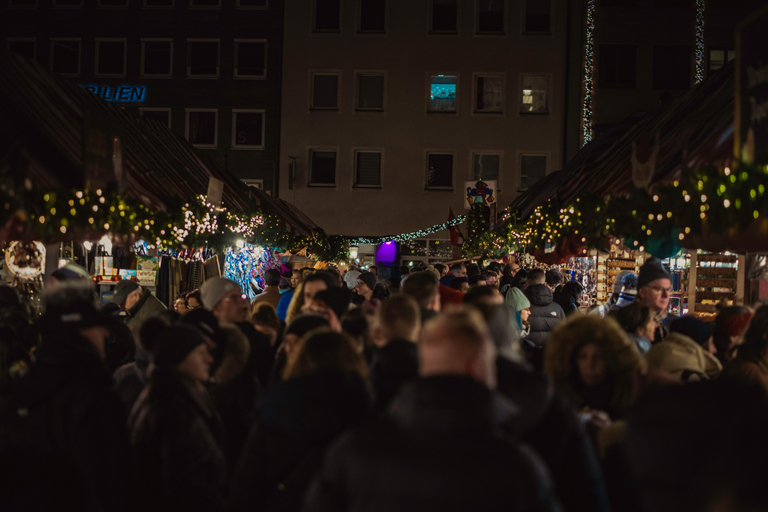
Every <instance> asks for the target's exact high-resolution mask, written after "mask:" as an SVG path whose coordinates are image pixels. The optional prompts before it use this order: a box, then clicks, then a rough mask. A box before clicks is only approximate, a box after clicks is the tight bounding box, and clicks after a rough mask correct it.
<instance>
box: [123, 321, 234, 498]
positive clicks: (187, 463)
mask: <svg viewBox="0 0 768 512" xmlns="http://www.w3.org/2000/svg"><path fill="white" fill-rule="evenodd" d="M159 336H160V339H162V341H161V342H160V344H159V345H158V347H157V349H156V350H155V360H154V362H155V370H154V371H153V372H152V378H151V380H150V383H149V385H148V386H147V387H146V388H145V389H144V391H142V394H141V396H140V397H139V399H138V401H137V403H136V405H135V406H134V408H133V412H132V414H131V418H130V421H129V427H130V430H131V444H132V446H133V452H134V470H135V472H136V477H137V480H138V481H139V486H138V489H139V491H138V492H136V498H137V501H138V503H137V505H138V506H137V508H136V510H144V511H155V510H157V511H161V510H162V511H176V510H178V511H185V512H190V511H201V512H203V511H205V512H215V511H219V510H222V508H223V506H224V503H225V499H226V487H227V476H228V475H227V462H226V458H225V456H224V449H223V448H224V446H223V445H224V442H225V441H224V427H223V425H222V422H221V418H220V417H219V415H218V413H217V412H216V409H215V408H214V406H213V402H212V401H211V399H210V397H209V396H208V393H207V392H206V390H205V387H204V386H203V384H204V383H205V382H208V380H209V379H210V365H211V363H212V362H213V358H212V357H211V355H210V353H209V352H208V347H207V345H206V342H205V339H204V338H203V336H202V335H201V334H200V333H199V332H198V331H197V330H196V329H195V328H193V327H191V326H188V325H175V326H171V327H168V328H166V329H165V330H164V331H163V332H162V334H160V335H159Z"/></svg>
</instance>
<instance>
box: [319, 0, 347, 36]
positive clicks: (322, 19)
mask: <svg viewBox="0 0 768 512" xmlns="http://www.w3.org/2000/svg"><path fill="white" fill-rule="evenodd" d="M340 18H341V0H315V25H314V31H315V32H339V31H340V30H341V24H340V23H341V22H340V21H339V19H340Z"/></svg>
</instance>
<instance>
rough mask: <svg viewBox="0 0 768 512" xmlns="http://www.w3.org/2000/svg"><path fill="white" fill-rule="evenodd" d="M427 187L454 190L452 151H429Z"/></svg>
mask: <svg viewBox="0 0 768 512" xmlns="http://www.w3.org/2000/svg"><path fill="white" fill-rule="evenodd" d="M426 188H431V189H442V190H453V154H452V153H436V152H434V153H433V152H429V153H427V186H426Z"/></svg>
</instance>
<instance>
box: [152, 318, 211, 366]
mask: <svg viewBox="0 0 768 512" xmlns="http://www.w3.org/2000/svg"><path fill="white" fill-rule="evenodd" d="M161 338H162V339H161V340H159V343H158V346H157V348H156V349H155V359H154V361H155V366H157V367H158V368H173V367H174V366H176V365H177V364H179V363H180V362H182V361H183V360H184V358H185V357H187V354H189V353H190V352H192V351H193V350H194V349H196V348H197V347H198V346H199V345H204V344H205V340H204V339H203V336H202V335H201V334H200V333H199V332H198V331H197V329H195V328H194V327H192V326H189V325H181V324H177V325H172V326H171V327H168V328H167V329H166V330H165V331H163V333H162V336H161Z"/></svg>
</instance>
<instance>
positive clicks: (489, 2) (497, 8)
mask: <svg viewBox="0 0 768 512" xmlns="http://www.w3.org/2000/svg"><path fill="white" fill-rule="evenodd" d="M504 1H505V0H477V27H476V29H475V30H476V32H477V33H478V34H503V33H504Z"/></svg>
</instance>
